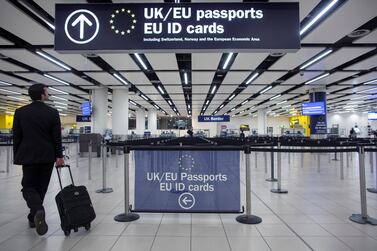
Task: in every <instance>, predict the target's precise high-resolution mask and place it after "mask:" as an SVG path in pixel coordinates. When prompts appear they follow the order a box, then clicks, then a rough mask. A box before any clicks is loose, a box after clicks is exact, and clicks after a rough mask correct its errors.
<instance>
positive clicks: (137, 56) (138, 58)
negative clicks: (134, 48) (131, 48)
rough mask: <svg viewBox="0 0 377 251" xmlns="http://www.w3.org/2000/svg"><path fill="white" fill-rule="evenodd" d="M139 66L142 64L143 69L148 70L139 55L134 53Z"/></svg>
mask: <svg viewBox="0 0 377 251" xmlns="http://www.w3.org/2000/svg"><path fill="white" fill-rule="evenodd" d="M134 55H135V57H136V58H137V60H138V61H139V63H140V64H141V66H143V68H144V70H148V68H147V66H146V65H145V63H144V61H143V60H142V59H141V57H140V55H139V54H138V53H135V54H134Z"/></svg>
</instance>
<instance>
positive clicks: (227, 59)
mask: <svg viewBox="0 0 377 251" xmlns="http://www.w3.org/2000/svg"><path fill="white" fill-rule="evenodd" d="M232 56H233V52H231V53H229V54H228V57H227V58H226V60H225V63H224V65H223V70H225V69H226V68H227V67H228V64H229V62H230V59H231V58H232Z"/></svg>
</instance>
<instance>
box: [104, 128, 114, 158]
mask: <svg viewBox="0 0 377 251" xmlns="http://www.w3.org/2000/svg"><path fill="white" fill-rule="evenodd" d="M112 138H113V132H112V130H111V129H109V128H107V129H105V132H104V134H103V139H104V141H105V143H106V144H108V143H110V140H111V139H112ZM109 151H110V148H109V147H106V155H107V157H109Z"/></svg>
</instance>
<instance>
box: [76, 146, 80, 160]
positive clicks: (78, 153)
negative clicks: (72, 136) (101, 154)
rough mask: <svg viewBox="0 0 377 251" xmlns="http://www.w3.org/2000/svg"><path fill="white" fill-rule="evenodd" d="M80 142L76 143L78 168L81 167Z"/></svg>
mask: <svg viewBox="0 0 377 251" xmlns="http://www.w3.org/2000/svg"><path fill="white" fill-rule="evenodd" d="M79 144H80V143H79V140H77V143H76V167H79V157H80V145H79Z"/></svg>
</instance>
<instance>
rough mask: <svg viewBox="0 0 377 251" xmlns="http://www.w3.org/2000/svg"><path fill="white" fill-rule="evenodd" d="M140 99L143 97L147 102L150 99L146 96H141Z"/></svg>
mask: <svg viewBox="0 0 377 251" xmlns="http://www.w3.org/2000/svg"><path fill="white" fill-rule="evenodd" d="M140 97H142V98H143V99H145V100H146V101H148V98H147V97H146V96H144V94H140Z"/></svg>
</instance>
